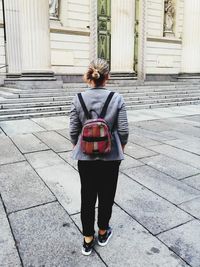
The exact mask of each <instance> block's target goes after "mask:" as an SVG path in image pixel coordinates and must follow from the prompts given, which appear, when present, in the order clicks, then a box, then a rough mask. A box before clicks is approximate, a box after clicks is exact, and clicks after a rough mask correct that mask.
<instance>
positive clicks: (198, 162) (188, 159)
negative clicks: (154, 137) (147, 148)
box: [151, 145, 200, 169]
mask: <svg viewBox="0 0 200 267" xmlns="http://www.w3.org/2000/svg"><path fill="white" fill-rule="evenodd" d="M151 150H154V151H155V152H157V153H161V154H164V155H166V156H168V157H171V158H173V159H177V160H179V161H181V162H183V163H186V164H188V165H191V166H193V167H195V168H197V169H198V168H200V157H199V156H198V155H194V154H192V153H190V152H187V151H183V150H181V149H179V148H175V147H172V146H170V145H160V146H153V147H151Z"/></svg>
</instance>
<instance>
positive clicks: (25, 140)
mask: <svg viewBox="0 0 200 267" xmlns="http://www.w3.org/2000/svg"><path fill="white" fill-rule="evenodd" d="M11 139H12V141H13V142H14V143H15V145H16V146H17V147H18V148H19V150H20V151H21V152H22V153H30V152H35V151H40V150H46V149H49V148H48V147H47V145H45V144H44V143H43V142H42V141H40V140H39V139H38V138H37V137H35V136H34V135H33V134H20V135H15V136H11Z"/></svg>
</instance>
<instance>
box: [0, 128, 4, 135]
mask: <svg viewBox="0 0 200 267" xmlns="http://www.w3.org/2000/svg"><path fill="white" fill-rule="evenodd" d="M0 136H5V133H4V132H3V131H2V129H1V128H0Z"/></svg>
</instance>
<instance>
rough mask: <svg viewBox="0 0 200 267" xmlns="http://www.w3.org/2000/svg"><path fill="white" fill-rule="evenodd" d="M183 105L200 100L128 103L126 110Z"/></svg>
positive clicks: (199, 102) (198, 103)
mask: <svg viewBox="0 0 200 267" xmlns="http://www.w3.org/2000/svg"><path fill="white" fill-rule="evenodd" d="M185 105H200V100H194V101H184V102H168V103H157V104H145V105H144V104H142V105H129V106H126V108H127V110H139V109H150V108H152V109H154V108H165V107H175V106H185Z"/></svg>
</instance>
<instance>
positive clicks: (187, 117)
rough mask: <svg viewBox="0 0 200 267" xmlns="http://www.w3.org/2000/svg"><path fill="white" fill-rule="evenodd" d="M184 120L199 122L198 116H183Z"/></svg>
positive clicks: (199, 116)
mask: <svg viewBox="0 0 200 267" xmlns="http://www.w3.org/2000/svg"><path fill="white" fill-rule="evenodd" d="M184 120H189V121H196V122H198V123H199V122H200V115H191V116H185V117H184Z"/></svg>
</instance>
